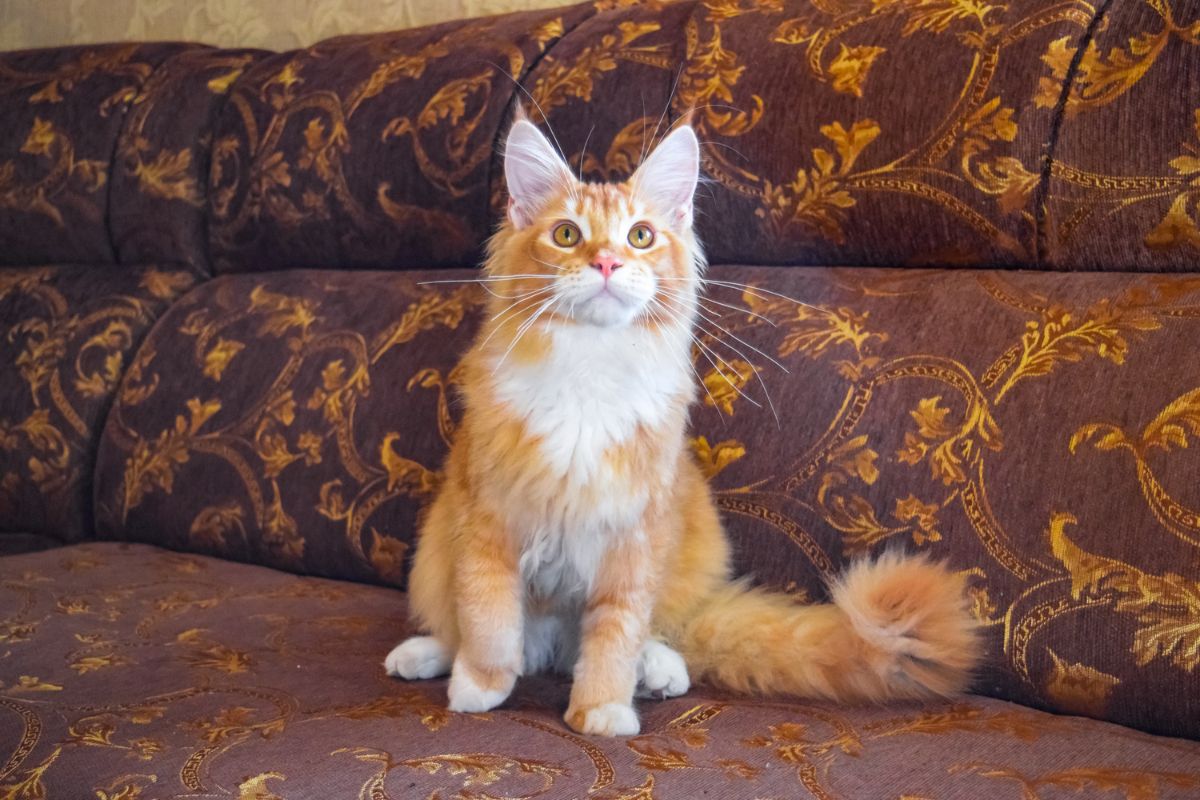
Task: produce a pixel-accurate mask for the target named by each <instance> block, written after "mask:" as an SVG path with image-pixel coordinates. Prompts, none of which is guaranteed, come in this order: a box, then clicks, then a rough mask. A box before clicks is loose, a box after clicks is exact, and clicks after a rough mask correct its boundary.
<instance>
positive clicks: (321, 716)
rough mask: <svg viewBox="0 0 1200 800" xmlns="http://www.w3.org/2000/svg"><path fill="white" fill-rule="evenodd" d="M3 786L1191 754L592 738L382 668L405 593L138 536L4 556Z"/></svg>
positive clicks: (1141, 796) (1027, 731)
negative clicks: (472, 709)
mask: <svg viewBox="0 0 1200 800" xmlns="http://www.w3.org/2000/svg"><path fill="white" fill-rule="evenodd" d="M0 598H3V599H0V608H3V609H4V611H3V612H0V640H2V642H3V644H2V646H3V647H4V649H5V652H6V653H7V654H8V655H7V656H6V658H5V662H4V663H5V665H6V666H5V669H4V671H3V672H2V673H0V675H2V677H0V681H2V683H0V748H2V752H4V753H5V754H6V761H5V762H4V764H3V765H0V796H3V797H13V798H27V797H28V798H33V797H64V798H66V797H70V798H84V797H88V798H99V800H113V798H121V800H151V798H159V797H182V796H191V797H210V798H222V797H224V798H242V799H243V800H305V798H313V797H329V798H342V797H346V798H349V797H372V798H381V799H386V798H394V799H395V800H400V798H406V799H407V798H414V799H416V800H427V799H429V798H446V797H463V798H469V797H475V798H484V797H493V798H496V797H506V798H523V799H526V800H533V798H546V799H547V800H549V798H565V797H572V798H594V799H595V800H654V798H668V797H702V796H705V794H708V795H710V796H714V797H716V796H719V797H724V798H746V800H750V798H785V797H819V798H831V799H832V798H842V799H844V800H851V798H852V799H853V800H896V798H908V800H917V798H949V797H987V798H992V799H993V800H1008V798H1012V800H1030V798H1037V799H1038V800H1065V799H1066V798H1078V797H1080V796H1097V797H1099V796H1104V797H1106V798H1107V797H1111V798H1114V799H1115V800H1122V799H1123V800H1183V798H1190V797H1194V796H1195V795H1196V794H1197V792H1198V791H1200V744H1197V743H1196V742H1188V741H1184V740H1179V739H1169V738H1163V737H1153V736H1149V735H1146V734H1142V733H1138V732H1136V731H1132V730H1129V729H1127V728H1121V727H1118V726H1115V725H1110V724H1107V723H1102V722H1096V721H1093V720H1085V719H1079V718H1072V717H1056V716H1052V715H1048V714H1044V713H1041V712H1037V711H1033V710H1030V709H1026V708H1021V707H1019V706H1014V705H1011V704H1008V703H1004V702H1001V701H998V700H986V699H982V698H968V699H964V700H960V701H955V702H943V703H930V704H923V705H896V706H889V707H871V708H847V707H836V706H830V705H823V704H806V703H786V702H773V701H766V700H755V699H746V698H734V697H729V696H726V695H722V694H718V693H714V692H711V691H708V690H705V689H702V688H701V689H696V690H694V691H692V692H691V693H689V694H688V695H686V696H684V697H680V698H676V699H674V700H670V701H666V702H655V701H643V702H641V704H640V705H641V709H642V729H643V732H642V734H641V735H640V736H635V737H627V738H610V739H605V738H590V737H582V736H577V735H575V734H573V733H571V732H570V731H569V730H568V729H567V728H566V727H565V726H564V725H563V724H562V722H561V719H560V716H561V714H562V712H563V710H564V708H565V705H566V699H567V684H566V683H565V682H564V681H560V680H555V679H545V678H539V679H524V680H522V681H521V682H520V684H519V685H518V688H517V691H516V693H515V694H514V696H513V698H512V699H511V700H510V701H509V702H507V703H506V704H505V705H504V706H502V707H501V708H499V709H497V710H495V711H492V712H490V713H487V714H451V713H449V712H447V711H446V709H445V682H444V681H423V682H418V683H404V682H401V681H397V680H395V679H391V678H388V677H386V676H385V675H384V673H383V668H382V666H381V665H380V663H379V662H380V657H381V654H382V653H385V652H386V651H387V649H388V648H389V647H391V646H392V645H393V644H394V643H395V642H396V641H397V639H398V638H399V637H401V636H403V635H404V634H405V628H404V625H403V622H402V620H403V614H404V602H403V595H402V594H401V593H399V592H396V591H394V590H389V589H382V588H374V587H369V586H363V585H356V584H348V583H337V582H332V581H325V580H319V579H314V578H299V577H295V576H291V575H288V574H286V573H282V572H278V571H275V570H269V569H264V568H262V567H252V566H242V565H235V564H230V563H228V562H219V561H214V560H212V559H208V558H204V557H201V556H196V555H185V554H177V553H169V552H167V551H164V550H159V549H156V548H152V547H146V546H143V545H119V544H86V545H75V546H71V547H68V548H62V549H58V550H54V551H49V552H45V553H38V554H33V555H27V556H16V557H9V558H5V559H3V560H0Z"/></svg>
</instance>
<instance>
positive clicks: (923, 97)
mask: <svg viewBox="0 0 1200 800" xmlns="http://www.w3.org/2000/svg"><path fill="white" fill-rule="evenodd" d="M852 5H853V4H852ZM859 5H862V6H863V8H862V9H861V10H856V11H848V10H847V7H846V6H845V4H825V3H811V2H808V1H807V0H785V1H784V2H779V3H753V4H735V5H731V4H729V3H725V2H715V1H713V0H709V1H708V2H699V3H683V4H668V5H665V6H656V5H653V4H648V5H646V6H635V7H633V8H629V9H623V10H619V11H614V12H610V13H606V14H600V15H597V16H596V17H594V18H593V19H591V20H588V21H587V22H586V23H584V24H583V25H580V27H579V28H578V29H577V30H576V31H575V32H574V33H572V35H570V36H568V37H566V38H565V39H564V40H563V41H562V42H561V43H559V44H558V45H556V46H555V47H554V48H553V49H552V50H551V52H550V53H549V54H548V55H547V57H546V58H545V59H543V60H542V61H541V62H540V63H539V64H538V66H537V67H536V69H534V71H533V72H532V73H531V75H530V76H529V79H528V81H526V83H527V85H528V86H529V88H530V92H531V93H532V95H533V97H532V98H530V99H526V100H525V101H524V102H525V104H526V106H527V108H528V110H529V112H530V114H531V115H532V116H534V117H535V118H536V117H538V116H540V114H541V113H542V112H544V113H545V115H546V117H547V119H548V120H549V124H550V126H551V128H552V129H553V130H555V131H556V132H557V134H558V139H559V140H560V141H561V142H562V143H563V146H564V147H565V148H566V150H567V153H568V156H569V157H570V158H571V160H572V162H573V164H574V165H576V166H577V167H580V168H581V169H582V171H583V174H584V175H585V176H587V177H591V178H593V179H606V178H613V177H625V176H627V175H628V174H629V173H630V172H631V171H632V169H633V168H634V167H635V166H636V165H637V161H638V159H639V157H640V156H641V155H642V154H643V153H644V152H645V149H646V145H647V143H648V142H651V141H653V140H654V138H655V134H658V135H661V134H664V133H665V132H666V131H667V130H668V129H669V126H670V125H671V124H674V123H677V122H678V121H679V120H680V118H681V117H682V116H683V115H686V114H688V113H689V112H690V119H691V121H692V123H693V125H694V126H695V127H696V129H697V132H698V133H699V135H700V139H701V141H702V148H703V166H704V171H705V174H706V176H707V177H708V178H709V179H711V182H710V183H709V184H708V185H707V186H706V187H704V188H703V189H702V190H701V192H700V193H699V195H698V199H697V206H698V212H699V218H700V219H701V220H702V222H703V223H704V224H703V239H704V243H705V245H706V248H707V251H708V254H709V257H710V259H711V260H712V261H713V262H715V263H755V264H771V265H779V264H855V265H881V266H894V265H905V264H974V265H983V264H987V265H1011V266H1034V265H1037V264H1038V263H1039V260H1040V255H1039V252H1038V237H1037V235H1036V234H1037V226H1036V224H1035V223H1036V217H1037V215H1038V208H1037V198H1036V195H1037V189H1038V187H1039V183H1040V180H1041V175H1042V171H1043V164H1044V159H1045V158H1046V156H1047V154H1048V149H1049V146H1050V142H1052V140H1053V129H1054V124H1055V121H1056V119H1057V111H1056V103H1057V100H1058V96H1057V88H1058V87H1060V86H1061V85H1062V77H1061V76H1059V77H1056V76H1055V75H1054V74H1053V72H1052V69H1051V67H1050V66H1047V64H1046V63H1044V60H1045V58H1046V56H1047V54H1048V53H1058V52H1060V51H1061V52H1065V53H1067V54H1070V53H1071V52H1073V50H1074V49H1075V48H1077V47H1078V46H1080V44H1081V42H1083V41H1085V38H1086V34H1087V32H1088V30H1089V25H1090V24H1091V22H1092V20H1093V18H1094V16H1095V14H1096V13H1097V9H1098V7H1099V5H1100V4H1099V3H1096V4H1094V7H1093V5H1090V4H1089V3H1087V2H1081V3H1076V4H1074V5H1072V6H1071V7H1070V8H1066V7H1063V6H1062V5H1061V4H1059V3H1054V2H1049V1H1048V0H1019V1H1018V2H1013V3H1007V4H1004V5H991V6H986V7H981V8H980V11H979V13H977V14H972V13H951V12H946V13H944V14H939V13H935V12H932V11H930V10H929V9H927V8H925V7H924V6H922V5H921V4H914V3H904V2H888V3H883V2H877V3H874V4H873V5H871V4H859ZM535 101H536V102H535ZM589 137H590V138H589ZM585 140H586V141H587V142H588V143H589V144H588V147H587V152H586V154H585V153H583V152H582V150H583V143H584V141H585ZM581 162H582V163H581ZM493 174H494V175H495V176H496V179H499V177H500V173H499V172H497V171H495V170H493Z"/></svg>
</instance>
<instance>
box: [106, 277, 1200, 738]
mask: <svg viewBox="0 0 1200 800" xmlns="http://www.w3.org/2000/svg"><path fill="white" fill-rule="evenodd" d="M469 274H470V273H465V272H457V271H456V272H446V273H443V272H429V273H406V274H402V275H397V274H388V273H358V274H354V275H348V274H346V273H340V272H280V273H272V274H263V275H241V276H225V277H222V278H220V279H217V280H215V281H213V282H211V283H208V284H206V285H205V286H203V287H201V288H200V289H198V290H197V291H195V292H193V293H192V294H191V295H189V296H188V298H186V299H185V300H184V301H182V302H181V303H178V304H176V305H175V307H173V308H172V309H171V310H170V312H169V313H168V314H167V315H166V316H165V317H164V319H163V320H162V322H161V324H160V325H158V326H157V327H156V328H155V330H154V332H153V334H152V335H151V337H150V339H149V341H148V342H147V344H146V345H145V347H144V348H143V353H144V354H145V355H144V357H141V356H140V357H139V358H138V360H137V362H136V368H135V370H134V372H133V373H132V375H131V378H130V380H128V381H127V382H126V383H125V385H124V386H123V388H122V391H121V393H120V397H119V398H118V401H117V404H116V406H115V408H114V411H113V413H112V415H111V416H110V419H109V425H108V428H107V429H106V432H105V436H104V441H103V443H102V446H101V452H100V455H99V456H98V467H97V475H98V477H97V494H96V497H97V503H98V520H97V525H98V529H99V533H100V534H101V535H102V536H107V537H114V538H121V539H133V540H138V541H145V542H152V543H156V544H162V545H165V546H168V547H172V548H177V549H181V550H192V551H197V552H203V553H209V554H215V555H221V556H225V557H229V558H234V559H238V560H245V561H253V562H257V563H262V564H268V565H271V566H276V567H280V568H283V569H288V570H293V571H298V572H307V573H314V574H319V575H325V576H328V577H341V578H351V579H356V580H367V581H374V582H383V583H390V584H395V585H401V584H402V582H403V579H404V575H405V555H406V553H407V551H408V550H409V548H410V547H411V544H412V536H413V532H414V530H415V524H416V520H417V519H418V514H419V511H420V509H421V507H422V506H423V504H424V503H425V502H426V501H427V499H428V498H429V495H430V493H431V492H432V490H433V488H434V487H435V486H436V484H437V481H438V479H439V475H438V470H439V469H440V466H441V461H442V458H443V457H444V453H445V450H446V442H447V441H448V440H449V438H450V436H451V434H452V431H453V427H454V420H455V417H456V414H457V412H456V408H455V405H454V403H453V387H454V384H455V374H454V366H455V364H456V363H457V359H458V357H459V356H460V355H461V353H462V352H463V351H464V350H465V348H466V346H467V344H468V342H469V341H470V337H471V335H472V333H473V331H474V330H475V327H476V315H477V314H478V310H479V300H480V297H481V295H480V294H479V292H478V290H477V289H475V288H474V287H464V286H463V285H461V284H455V283H448V284H432V285H424V286H422V285H420V281H422V280H437V279H441V280H455V279H458V278H461V277H463V276H466V275H469ZM711 276H712V277H713V278H714V280H718V281H721V280H736V281H742V282H749V283H752V284H753V285H755V286H759V287H762V288H763V289H764V290H765V291H756V292H754V293H751V294H747V295H745V296H743V294H742V293H741V292H740V291H737V290H734V291H730V290H725V289H721V288H719V287H718V288H714V289H713V290H712V292H711V297H712V300H713V301H715V302H712V303H709V304H708V306H707V310H706V311H705V315H706V317H707V318H708V319H705V320H704V321H703V322H702V326H703V327H704V328H707V329H708V330H709V331H713V332H715V331H716V328H715V325H714V323H715V324H719V325H720V326H721V327H722V328H725V329H727V330H728V331H729V332H728V333H721V336H720V339H721V340H722V341H724V342H726V343H727V344H720V343H719V342H717V341H710V340H709V339H707V338H706V339H705V341H706V342H708V344H706V348H707V350H699V349H697V351H696V352H695V353H694V363H695V368H696V370H697V374H698V375H699V376H700V377H701V378H702V379H703V383H704V386H705V389H704V391H703V392H702V394H701V401H700V404H699V406H698V409H697V411H696V413H695V414H694V416H693V420H694V424H693V426H694V434H695V439H694V441H693V446H694V449H695V451H696V454H697V457H698V458H699V459H700V460H701V463H702V464H703V466H704V469H705V471H706V472H707V474H708V475H709V476H710V477H711V478H712V479H713V482H714V485H715V486H716V488H717V490H718V494H717V497H718V502H719V503H720V505H721V508H722V509H723V512H724V515H725V519H726V524H727V527H728V528H729V530H730V532H731V534H732V536H733V539H734V542H735V546H736V550H737V559H738V566H739V569H740V570H741V571H742V572H746V573H750V574H753V575H755V576H756V577H757V578H758V579H759V580H761V581H763V582H765V583H768V584H771V585H774V586H777V587H779V588H782V589H785V590H787V591H791V592H795V593H797V594H798V595H800V596H803V597H806V598H809V599H819V598H821V597H823V596H824V591H825V589H824V587H825V582H826V581H827V580H829V579H830V578H832V577H834V576H835V575H836V574H837V573H838V572H839V571H840V570H841V569H842V568H843V567H844V566H845V564H846V563H847V561H848V559H849V558H851V557H853V556H855V555H859V554H863V553H868V552H879V551H880V550H881V549H882V548H884V547H887V546H903V547H907V548H909V549H911V550H914V551H919V552H927V553H930V554H932V555H934V556H936V557H939V558H948V559H950V561H951V563H952V564H953V565H954V566H955V567H956V568H958V569H961V570H963V571H964V572H965V573H966V574H967V576H968V578H969V585H970V587H971V588H970V590H971V593H972V597H973V602H974V607H975V612H976V614H977V615H978V616H979V617H980V619H981V620H982V621H983V622H984V623H985V625H986V628H987V631H988V642H989V662H990V663H991V664H992V665H993V666H992V668H991V669H990V670H989V671H988V672H986V673H985V674H984V675H982V676H981V679H980V682H979V689H980V691H983V692H986V693H988V694H995V695H997V696H1001V697H1005V698H1008V699H1013V700H1017V701H1019V702H1026V703H1035V704H1040V705H1042V706H1044V707H1046V708H1049V709H1056V710H1068V711H1071V712H1075V713H1083V714H1089V715H1092V716H1096V717H1100V718H1105V719H1112V720H1116V721H1120V722H1123V723H1126V724H1130V725H1134V726H1137V727H1141V728H1145V729H1149V730H1153V731H1157V732H1169V733H1173V734H1175V735H1187V736H1192V737H1197V736H1200V727H1197V725H1198V722H1197V721H1198V720H1200V639H1197V630H1196V627H1195V620H1196V619H1197V617H1198V616H1200V604H1198V603H1197V600H1196V598H1197V596H1200V558H1198V557H1197V551H1198V549H1200V523H1198V522H1197V519H1198V518H1200V514H1198V512H1197V511H1196V509H1197V508H1200V494H1197V484H1196V482H1195V481H1194V480H1192V479H1191V477H1190V476H1194V475H1196V474H1197V471H1198V470H1200V461H1198V457H1197V454H1196V453H1197V451H1196V448H1195V447H1191V448H1190V449H1189V448H1188V447H1187V446H1186V445H1188V444H1191V443H1192V442H1193V440H1194V437H1195V436H1196V435H1197V433H1198V432H1200V405H1198V402H1200V401H1198V398H1200V362H1197V361H1196V360H1195V359H1180V358H1179V357H1178V354H1179V353H1181V352H1187V351H1188V348H1190V347H1192V343H1193V342H1194V341H1195V337H1196V336H1197V333H1198V332H1200V278H1194V277H1170V276H1137V275H1128V274H1126V275H1120V274H1064V273H1058V274H1053V273H1037V272H1026V273H1022V272H998V271H987V272H983V271H979V272H976V271H916V270H869V269H789V270H784V269H770V268H757V269H753V268H720V267H717V268H713V269H712V271H711ZM766 292H777V293H781V294H783V295H787V296H790V297H794V298H797V299H800V300H802V301H803V302H805V303H808V304H810V306H804V305H796V304H794V303H792V302H790V301H787V300H783V299H781V298H779V297H777V296H775V295H774V294H767V293H766ZM717 303H721V304H723V305H717ZM743 304H745V305H744V308H745V309H746V310H738V309H737V306H739V305H743ZM747 312H750V313H747ZM705 336H708V334H705ZM735 337H736V338H735ZM751 346H753V347H755V348H757V349H758V350H760V351H762V352H761V353H758V352H754V351H752V350H751V349H750V347H751ZM739 351H740V352H739ZM718 358H723V359H724V361H718ZM772 360H773V361H775V362H778V364H779V365H780V366H775V365H774V364H773V363H772ZM714 365H717V366H720V367H721V369H720V371H718V370H717V369H716V368H715V367H714ZM754 368H758V370H759V373H758V374H759V375H760V376H761V378H762V381H763V384H765V386H766V388H767V389H768V390H769V394H770V400H768V399H767V396H766V394H765V393H764V391H763V385H762V384H760V383H759V382H758V379H757V378H756V377H755V371H754ZM784 368H786V370H787V372H784V371H783V370H784ZM722 373H724V375H723V374H722ZM725 376H728V380H726V377H725ZM772 404H773V405H774V407H775V410H776V412H777V413H778V416H779V421H778V423H776V421H775V417H774V415H773V414H772V411H771V405H772Z"/></svg>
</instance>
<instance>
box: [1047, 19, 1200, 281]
mask: <svg viewBox="0 0 1200 800" xmlns="http://www.w3.org/2000/svg"><path fill="white" fill-rule="evenodd" d="M1046 64H1047V65H1048V66H1049V68H1050V70H1049V71H1051V72H1053V73H1054V76H1055V77H1057V78H1061V77H1063V76H1064V75H1066V74H1067V72H1068V70H1070V74H1072V75H1073V76H1074V78H1075V79H1074V81H1073V82H1072V85H1071V91H1070V92H1069V93H1068V94H1067V95H1066V96H1064V97H1062V102H1063V110H1064V113H1063V115H1062V124H1061V127H1060V129H1059V132H1058V136H1057V138H1056V139H1055V143H1054V150H1053V165H1052V166H1051V168H1050V171H1049V176H1048V183H1047V185H1046V192H1045V201H1044V202H1045V211H1044V213H1043V217H1044V219H1043V224H1042V226H1041V227H1042V231H1041V236H1042V239H1043V243H1042V250H1043V253H1044V260H1045V262H1046V263H1047V264H1048V265H1050V266H1052V267H1054V268H1056V269H1106V268H1108V269H1111V268H1114V267H1117V266H1119V268H1120V269H1136V270H1142V271H1147V272H1159V271H1174V272H1195V271H1196V264H1197V258H1198V257H1200V68H1197V67H1198V66H1200V6H1198V5H1197V4H1196V3H1194V2H1190V1H1189V0H1157V2H1153V3H1108V4H1106V5H1105V12H1104V15H1103V17H1102V19H1101V21H1100V23H1099V24H1098V25H1097V26H1096V32H1095V36H1094V38H1093V39H1092V41H1091V42H1090V43H1089V44H1088V46H1087V49H1086V50H1085V51H1084V53H1083V54H1082V55H1081V56H1080V57H1079V64H1078V66H1073V65H1072V63H1071V58H1070V53H1069V52H1068V51H1066V50H1064V49H1063V48H1061V46H1060V43H1058V42H1055V43H1054V46H1053V47H1052V48H1050V49H1049V50H1047V53H1046Z"/></svg>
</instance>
